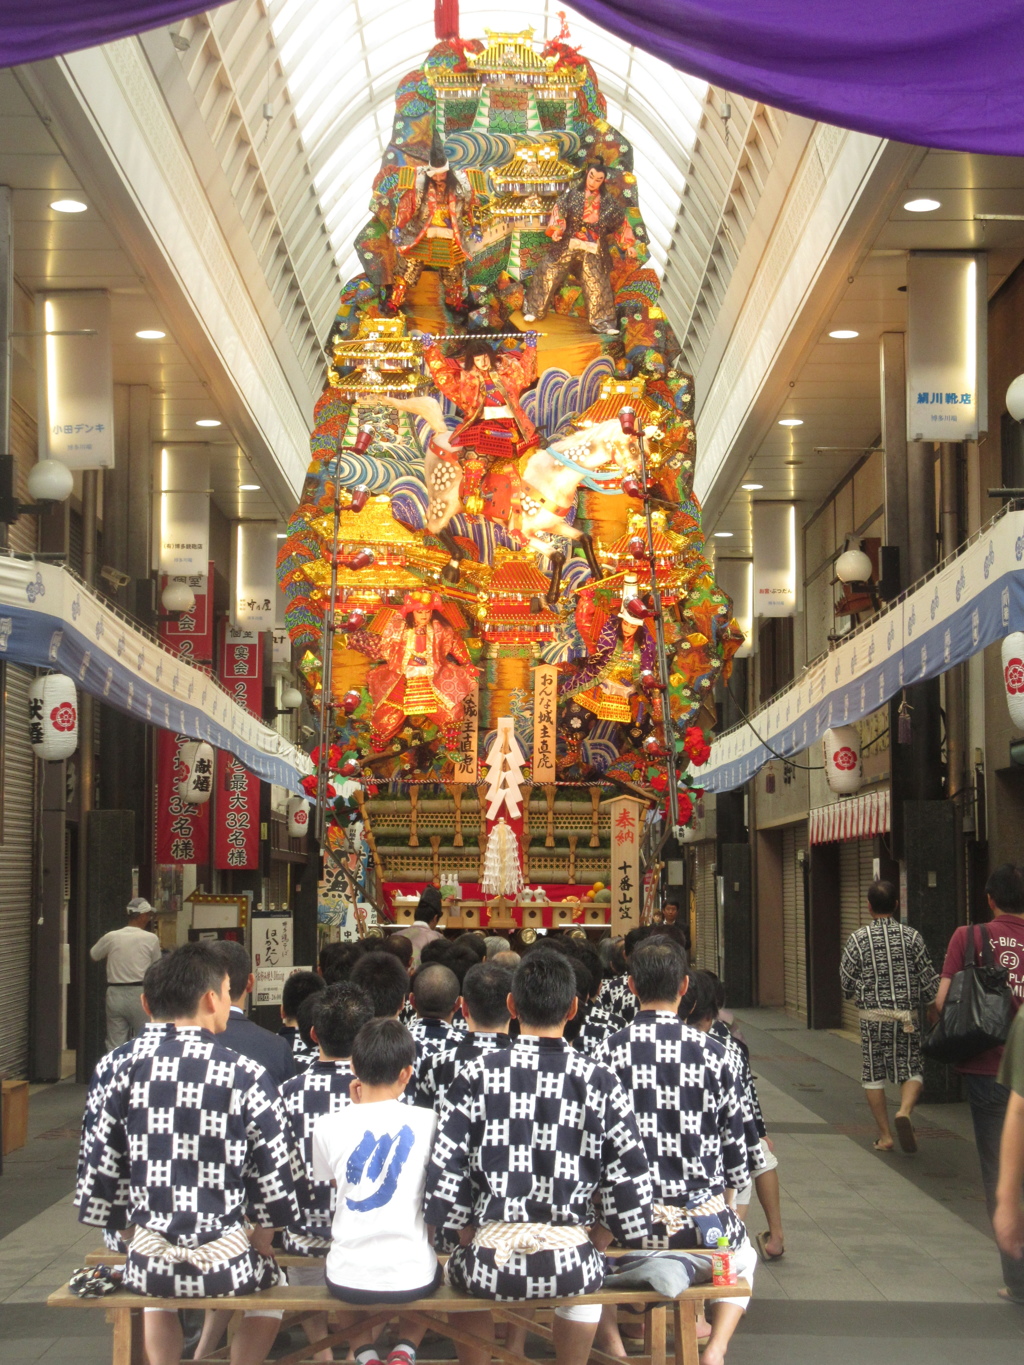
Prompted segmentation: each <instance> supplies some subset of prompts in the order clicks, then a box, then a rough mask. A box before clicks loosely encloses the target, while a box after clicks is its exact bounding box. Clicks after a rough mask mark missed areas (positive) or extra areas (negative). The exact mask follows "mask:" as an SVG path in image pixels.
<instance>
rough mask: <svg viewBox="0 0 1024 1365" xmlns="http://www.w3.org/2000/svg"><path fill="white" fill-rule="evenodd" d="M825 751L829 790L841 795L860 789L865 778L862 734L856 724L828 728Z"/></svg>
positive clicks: (847, 794)
mask: <svg viewBox="0 0 1024 1365" xmlns="http://www.w3.org/2000/svg"><path fill="white" fill-rule="evenodd" d="M821 743H822V747H823V749H824V751H825V777H826V779H827V781H828V785H829V790H830V791H834V792H838V793H839V795H841V796H849V795H850V793H851V792H855V791H859V790H860V784H861V783H862V782H863V780H864V772H863V770H862V768H861V763H860V734H859V733H858V731H857V727H856V726H855V725H840V726H837V727H836V729H834V730H826V731H825V734H824V736H823V737H822V741H821Z"/></svg>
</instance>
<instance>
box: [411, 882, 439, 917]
mask: <svg viewBox="0 0 1024 1365" xmlns="http://www.w3.org/2000/svg"><path fill="white" fill-rule="evenodd" d="M440 917H441V893H440V891H439V890H438V889H437V887H436V886H425V887H424V888H423V890H422V891H421V892H420V901H419V904H418V905H417V907H416V914H415V915H414V916H413V918H414V919H416V920H419V921H421V922H422V923H423V924H430V923H431V921H433V920H435V919H440Z"/></svg>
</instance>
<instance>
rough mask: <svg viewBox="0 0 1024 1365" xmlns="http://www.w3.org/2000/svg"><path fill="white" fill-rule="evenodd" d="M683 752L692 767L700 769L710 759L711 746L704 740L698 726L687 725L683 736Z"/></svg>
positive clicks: (702, 732)
mask: <svg viewBox="0 0 1024 1365" xmlns="http://www.w3.org/2000/svg"><path fill="white" fill-rule="evenodd" d="M683 752H684V753H685V754H686V756H687V758H688V759H689V760H690V762H691V763H692V764H693V765H694V767H697V768H700V767H703V765H704V764H705V763H706V762H707V761H708V759H709V758H710V757H711V745H710V744H709V743H708V742H707V740H706V739H705V738H704V731H703V730H702V729H701V728H700V726H699V725H688V726H687V727H686V734H685V735H684V736H683Z"/></svg>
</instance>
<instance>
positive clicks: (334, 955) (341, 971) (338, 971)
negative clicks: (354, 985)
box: [320, 943, 359, 986]
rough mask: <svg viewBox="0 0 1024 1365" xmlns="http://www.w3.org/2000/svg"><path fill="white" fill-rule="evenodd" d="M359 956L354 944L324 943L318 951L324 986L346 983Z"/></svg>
mask: <svg viewBox="0 0 1024 1365" xmlns="http://www.w3.org/2000/svg"><path fill="white" fill-rule="evenodd" d="M358 956H359V954H358V953H357V952H356V944H354V943H325V944H324V946H323V947H322V948H321V949H320V975H321V976H322V977H323V979H324V984H325V985H327V986H333V985H334V983H335V982H336V981H346V980H347V979H348V974H349V972H350V971H351V970H352V967H353V966H354V964H355V961H356V959H357V957H358Z"/></svg>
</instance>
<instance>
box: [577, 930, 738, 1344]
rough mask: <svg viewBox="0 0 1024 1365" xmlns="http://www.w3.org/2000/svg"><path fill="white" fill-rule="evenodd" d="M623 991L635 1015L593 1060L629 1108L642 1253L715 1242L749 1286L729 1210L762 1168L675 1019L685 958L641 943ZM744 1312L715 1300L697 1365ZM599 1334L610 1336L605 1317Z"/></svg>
mask: <svg viewBox="0 0 1024 1365" xmlns="http://www.w3.org/2000/svg"><path fill="white" fill-rule="evenodd" d="M630 983H631V985H632V988H633V990H634V991H635V993H636V995H637V998H638V1000H639V1004H640V1008H639V1011H638V1012H637V1015H636V1018H635V1019H634V1020H633V1022H632V1023H631V1024H630V1025H629V1026H628V1027H627V1028H625V1029H623V1030H622V1031H621V1032H620V1033H617V1034H615V1036H614V1037H613V1038H611V1039H610V1041H609V1042H608V1044H607V1046H606V1048H605V1050H604V1053H603V1054H602V1056H603V1060H604V1062H605V1064H606V1065H607V1066H608V1067H609V1068H610V1069H611V1070H612V1071H613V1072H614V1073H615V1075H616V1076H617V1077H618V1079H619V1081H620V1082H621V1084H622V1088H623V1090H624V1091H625V1092H626V1094H627V1095H628V1096H629V1097H630V1099H631V1100H632V1105H633V1109H634V1111H635V1113H636V1120H637V1124H638V1126H639V1130H640V1135H641V1138H642V1139H643V1143H644V1147H645V1149H646V1151H647V1158H648V1161H649V1163H650V1169H651V1179H652V1182H653V1186H654V1220H655V1227H654V1231H653V1234H652V1235H651V1236H650V1237H648V1238H646V1239H645V1241H644V1245H645V1246H647V1247H650V1248H652V1249H656V1250H657V1249H663V1250H667V1249H669V1248H672V1249H678V1250H686V1251H688V1252H691V1253H697V1254H700V1255H701V1256H706V1257H707V1258H710V1255H711V1251H712V1249H714V1248H715V1247H717V1244H718V1239H719V1238H720V1237H722V1236H725V1237H726V1238H727V1239H728V1242H729V1246H730V1248H731V1249H732V1251H733V1254H734V1259H735V1264H736V1270H737V1273H738V1275H739V1277H740V1278H741V1279H745V1280H747V1281H748V1283H749V1282H750V1281H751V1280H752V1278H753V1272H754V1267H755V1265H756V1261H757V1257H756V1254H755V1253H754V1251H753V1249H752V1247H751V1246H750V1243H749V1242H748V1240H747V1235H746V1229H745V1228H744V1226H743V1224H742V1223H741V1222H740V1220H739V1218H738V1217H737V1216H736V1214H735V1213H734V1212H733V1210H732V1208H731V1207H730V1203H731V1200H732V1199H734V1198H735V1191H737V1190H741V1189H743V1188H744V1187H745V1186H746V1185H747V1184H749V1182H750V1177H751V1173H756V1172H758V1171H760V1170H761V1169H762V1167H763V1165H764V1158H763V1156H762V1154H761V1142H760V1136H759V1134H758V1131H757V1127H756V1125H755V1123H754V1120H753V1115H752V1114H751V1113H750V1111H749V1109H748V1108H747V1106H746V1105H745V1104H744V1102H743V1098H742V1096H741V1094H740V1090H739V1087H738V1083H737V1079H736V1077H735V1076H734V1074H733V1072H732V1068H731V1066H730V1064H729V1061H728V1059H727V1057H726V1053H725V1049H724V1048H723V1047H722V1045H721V1043H719V1042H718V1041H716V1040H715V1039H712V1038H710V1037H709V1036H708V1035H707V1034H706V1033H701V1032H699V1031H698V1030H697V1029H695V1028H691V1027H690V1026H689V1025H687V1024H684V1023H682V1022H681V1021H680V1019H679V1017H678V1013H677V1011H678V1008H679V1002H680V1000H681V999H682V997H683V994H684V992H685V990H686V985H687V961H686V954H685V951H684V950H683V949H682V948H680V947H678V946H677V945H676V944H674V943H672V942H670V941H668V940H665V939H659V938H657V937H654V938H651V939H648V940H647V941H646V942H645V943H643V944H641V945H640V946H639V947H638V948H637V949H636V950H635V951H634V953H633V954H632V956H631V957H630ZM727 1192H728V1196H727ZM748 1303H749V1299H748V1298H747V1297H746V1296H742V1297H738V1298H736V1299H721V1300H719V1301H718V1302H717V1303H716V1305H715V1307H714V1309H713V1310H711V1311H712V1313H713V1323H712V1331H711V1337H710V1338H709V1340H708V1344H707V1346H706V1348H705V1354H704V1357H703V1358H704V1360H705V1361H706V1362H707V1365H721V1361H722V1360H723V1359H724V1357H725V1352H726V1348H727V1346H728V1343H729V1339H730V1338H731V1336H732V1334H733V1332H734V1331H735V1330H736V1326H737V1324H738V1322H739V1320H740V1318H741V1317H742V1316H743V1313H744V1312H745V1310H746V1307H747V1304H748ZM604 1326H605V1329H606V1330H608V1331H609V1332H611V1329H612V1324H611V1322H610V1321H609V1319H608V1318H607V1317H606V1320H605V1324H604ZM609 1340H610V1343H611V1344H614V1337H613V1336H611V1337H610V1338H609ZM709 1353H710V1354H709Z"/></svg>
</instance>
